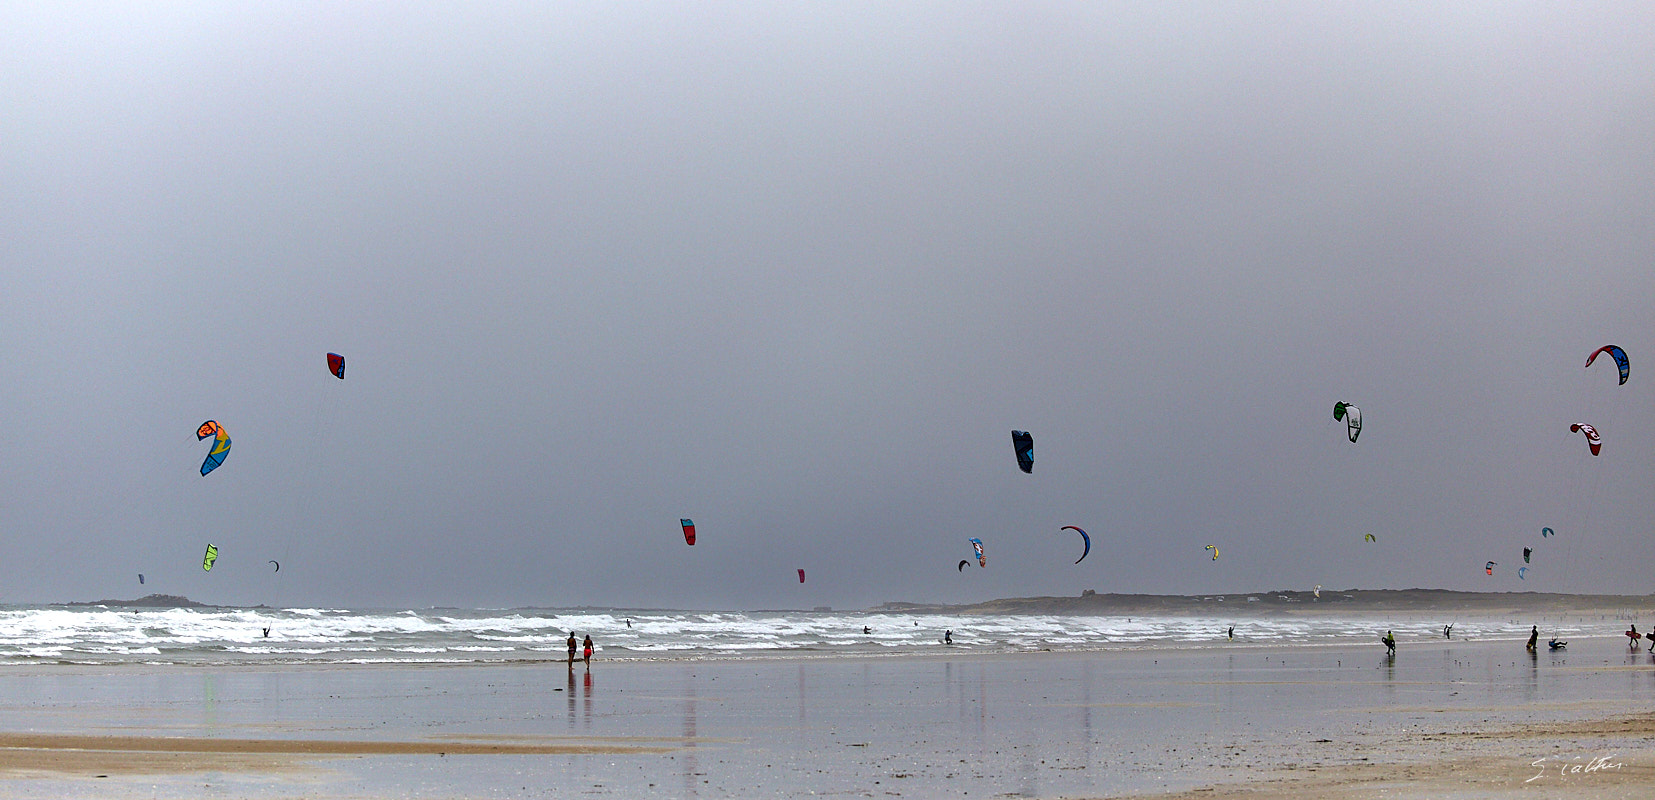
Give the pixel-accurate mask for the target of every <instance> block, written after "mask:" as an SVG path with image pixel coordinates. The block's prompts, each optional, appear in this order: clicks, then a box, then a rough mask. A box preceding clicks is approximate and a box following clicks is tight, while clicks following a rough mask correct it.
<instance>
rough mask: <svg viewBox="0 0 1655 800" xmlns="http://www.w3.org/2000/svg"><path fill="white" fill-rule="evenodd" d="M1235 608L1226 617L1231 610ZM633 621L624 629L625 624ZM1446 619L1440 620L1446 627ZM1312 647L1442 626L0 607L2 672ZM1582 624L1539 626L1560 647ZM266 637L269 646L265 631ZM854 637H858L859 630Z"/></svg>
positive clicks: (1486, 627)
mask: <svg viewBox="0 0 1655 800" xmlns="http://www.w3.org/2000/svg"><path fill="white" fill-rule="evenodd" d="M1241 610H1242V609H1237V611H1241ZM628 621H630V622H631V625H630V627H629V626H628V625H627V623H628ZM1450 621H1451V620H1450ZM1232 624H1233V625H1234V626H1235V641H1236V642H1238V643H1243V644H1245V643H1253V644H1295V645H1318V644H1338V643H1349V642H1353V641H1358V642H1366V641H1374V642H1377V640H1378V637H1379V636H1380V635H1382V634H1383V633H1384V631H1385V630H1387V629H1389V630H1393V631H1394V632H1395V634H1396V636H1397V638H1398V639H1400V640H1402V641H1404V642H1406V641H1408V640H1409V639H1415V640H1417V639H1427V638H1428V639H1435V638H1439V637H1440V636H1441V635H1442V634H1441V625H1442V624H1445V623H1444V621H1441V620H1426V619H1421V618H1420V615H1417V614H1415V615H1396V617H1394V618H1388V617H1383V616H1376V615H1371V614H1370V615H1368V616H1321V615H1317V616H1271V617H1261V618H1245V617H1237V618H1234V619H1223V620H1220V619H1214V618H1195V617H1177V616H1170V617H1139V616H1133V617H1113V616H1110V617H1068V616H1049V615H942V614H898V613H886V612H874V613H849V612H822V613H805V612H750V613H739V612H656V611H652V612H643V613H639V614H635V615H634V614H626V613H621V612H614V613H610V612H601V611H592V610H585V609H582V610H572V611H562V610H559V611H542V610H522V609H520V610H510V611H494V610H487V611H485V610H475V611H467V610H458V609H443V610H441V611H440V612H436V611H416V610H401V611H352V610H345V609H319V608H292V609H280V610H276V609H262V608H261V609H217V608H187V609H125V608H107V607H101V606H84V607H64V606H45V607H20V606H10V607H0V664H29V663H57V662H60V661H70V662H75V663H91V664H104V663H125V662H131V661H135V660H140V657H141V660H143V661H145V662H148V663H174V664H217V663H226V664H233V663H261V662H270V663H399V662H405V663H465V662H501V661H514V660H546V659H558V660H561V658H562V657H563V656H564V655H565V653H566V650H565V648H564V640H565V638H566V637H567V636H568V634H569V633H570V632H574V633H575V634H576V635H577V636H585V635H591V636H592V637H593V639H594V641H595V642H596V644H597V646H598V651H599V656H600V657H603V656H604V655H605V651H606V650H607V651H608V653H607V656H608V657H611V658H632V659H652V658H717V657H720V656H731V657H735V656H740V657H744V658H746V657H762V656H763V655H764V654H765V653H774V654H777V655H782V654H798V653H801V652H804V651H808V652H810V653H811V654H812V655H813V656H816V655H820V656H821V657H832V656H836V655H837V656H842V655H858V654H875V653H877V654H881V655H901V654H923V653H938V652H944V648H945V647H946V646H945V645H944V644H943V643H942V641H941V640H942V638H943V634H944V632H945V631H952V632H953V642H954V644H953V645H952V646H953V647H954V648H955V649H957V650H964V651H974V652H1022V651H1029V650H1043V649H1044V650H1107V649H1121V648H1157V647H1191V646H1205V645H1219V644H1228V643H1229V642H1230V640H1229V638H1228V628H1229V626H1230V625H1232ZM1528 624H1529V623H1528V622H1526V621H1525V622H1519V621H1517V620H1509V619H1492V618H1487V619H1471V620H1465V621H1461V622H1460V623H1459V624H1458V625H1456V627H1455V629H1454V630H1455V636H1456V638H1467V639H1475V638H1524V637H1526V636H1527V634H1528ZM1583 624H1584V623H1575V624H1574V625H1573V626H1571V625H1570V624H1567V623H1564V624H1548V625H1547V635H1553V634H1556V635H1560V636H1563V637H1564V638H1567V637H1568V636H1569V635H1571V634H1576V633H1579V632H1581V631H1582V630H1583V628H1582V627H1581V625H1583ZM266 628H268V629H270V634H269V636H268V637H266V636H265V634H264V629H266ZM864 628H865V629H866V630H867V633H863V630H864Z"/></svg>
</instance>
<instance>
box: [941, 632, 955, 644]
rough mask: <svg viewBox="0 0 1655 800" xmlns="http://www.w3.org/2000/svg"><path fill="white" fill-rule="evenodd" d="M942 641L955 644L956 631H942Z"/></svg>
mask: <svg viewBox="0 0 1655 800" xmlns="http://www.w3.org/2000/svg"><path fill="white" fill-rule="evenodd" d="M942 643H943V644H953V643H954V632H953V631H943V632H942Z"/></svg>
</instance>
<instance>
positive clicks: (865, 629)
mask: <svg viewBox="0 0 1655 800" xmlns="http://www.w3.org/2000/svg"><path fill="white" fill-rule="evenodd" d="M870 633H873V629H872V628H869V627H868V626H866V625H863V626H862V635H864V636H866V635H867V634H870Z"/></svg>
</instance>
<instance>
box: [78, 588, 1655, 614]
mask: <svg viewBox="0 0 1655 800" xmlns="http://www.w3.org/2000/svg"><path fill="white" fill-rule="evenodd" d="M48 605H62V606H74V607H87V606H105V607H111V608H204V609H218V608H254V609H269V608H272V607H271V606H267V605H262V604H261V605H257V606H222V605H214V604H211V603H198V602H196V601H194V600H191V599H189V598H187V597H182V596H179V595H167V594H151V595H146V596H144V597H140V598H136V599H133V600H97V601H89V602H88V601H74V602H63V603H50V604H48ZM1219 609H1222V610H1224V611H1225V612H1227V614H1229V615H1231V616H1233V615H1235V614H1237V613H1238V612H1239V613H1249V614H1256V615H1276V614H1316V613H1349V612H1362V611H1435V610H1454V611H1462V612H1479V611H1480V612H1487V613H1504V612H1508V611H1512V612H1516V611H1521V612H1554V613H1556V612H1586V611H1598V612H1617V611H1622V610H1636V611H1647V610H1649V609H1655V595H1629V594H1556V593H1550V592H1461V591H1451V590H1448V589H1324V590H1322V593H1321V597H1320V598H1318V597H1316V595H1315V593H1314V592H1303V591H1268V592H1241V593H1235V594H1208V595H1163V594H1112V593H1098V594H1083V595H1080V596H1078V597H1006V598H999V599H995V600H986V601H983V602H981V603H961V604H949V603H913V602H900V601H898V602H888V603H884V604H882V605H879V606H876V607H874V608H865V609H839V610H833V609H829V608H826V607H818V608H816V609H815V610H814V611H806V610H804V609H792V610H790V609H756V610H745V611H744V610H740V609H723V610H719V609H688V608H685V609H665V608H662V609H644V608H621V607H616V608H600V607H594V606H580V607H570V608H551V607H539V606H523V607H519V608H514V609H502V610H511V611H546V612H570V611H579V612H604V613H611V614H613V613H625V614H632V615H638V614H648V613H723V612H725V611H738V612H740V613H775V614H806V613H837V614H856V613H876V614H879V613H884V614H889V613H899V614H1041V615H1057V616H1114V615H1122V614H1134V615H1142V616H1154V615H1163V614H1164V615H1181V614H1202V615H1210V614H1211V613H1212V612H1213V611H1216V610H1219ZM446 610H450V611H459V610H466V609H458V608H446ZM471 610H481V609H471Z"/></svg>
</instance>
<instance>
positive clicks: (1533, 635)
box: [1528, 625, 1540, 653]
mask: <svg viewBox="0 0 1655 800" xmlns="http://www.w3.org/2000/svg"><path fill="white" fill-rule="evenodd" d="M1539 641H1540V626H1539V625H1536V626H1534V628H1533V629H1532V630H1530V631H1529V644H1528V649H1529V652H1530V653H1532V652H1534V645H1535V644H1536V643H1537V642H1539Z"/></svg>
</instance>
